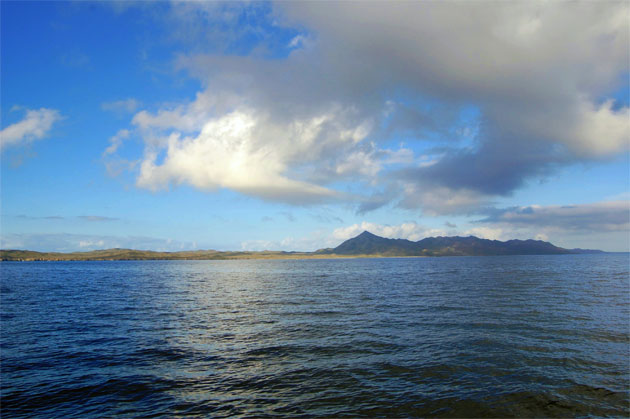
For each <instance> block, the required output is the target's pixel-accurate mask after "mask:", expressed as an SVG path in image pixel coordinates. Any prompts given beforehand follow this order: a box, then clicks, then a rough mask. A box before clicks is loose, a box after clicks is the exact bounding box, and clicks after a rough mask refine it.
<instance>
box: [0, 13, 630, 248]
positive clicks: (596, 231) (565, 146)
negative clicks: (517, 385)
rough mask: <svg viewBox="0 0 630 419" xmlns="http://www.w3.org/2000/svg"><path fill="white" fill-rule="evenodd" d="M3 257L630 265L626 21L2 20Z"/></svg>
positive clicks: (396, 16)
mask: <svg viewBox="0 0 630 419" xmlns="http://www.w3.org/2000/svg"><path fill="white" fill-rule="evenodd" d="M0 19H1V22H0V23H1V26H0V30H1V34H0V35H1V40H0V42H1V45H0V53H1V62H0V67H1V68H0V70H1V73H0V78H1V79H0V87H1V103H0V117H1V131H0V139H1V143H0V165H1V166H0V175H1V179H0V187H1V189H0V197H1V201H0V206H1V207H0V209H1V218H0V247H1V248H3V249H30V250H38V251H63V252H67V251H79V250H94V249H103V248H113V247H122V248H135V249H147V250H165V251H176V250H190V249H218V250H264V249H269V250H299V251H312V250H316V249H319V248H325V247H334V246H337V245H338V244H340V243H341V242H342V241H343V240H346V239H348V238H351V237H353V236H355V235H357V234H359V233H361V232H362V231H364V230H368V231H370V232H372V233H374V234H377V235H380V236H384V237H391V238H405V239H409V240H414V241H415V240H420V239H422V238H424V237H430V236H440V235H441V236H453V235H462V236H468V235H475V236H478V237H482V238H487V239H497V240H508V239H539V240H546V241H550V242H552V243H554V244H555V245H558V246H562V247H566V248H576V247H581V248H596V249H602V250H607V251H626V252H627V251H629V250H630V155H629V148H630V110H629V102H630V92H629V91H630V56H629V54H630V41H629V34H630V5H629V4H628V2H626V1H618V2H617V1H610V2H608V1H599V2H592V1H584V2H579V1H577V2H564V1H557V2H537V1H524V2H518V1H515V2H496V1H488V2H484V1H475V2H459V1H447V2H434V1H427V2H396V1H393V2H378V1H371V2H347V1H346V2H245V3H238V2H227V3H223V2H193V1H155V2H150V1H138V2H124V1H121V2H118V1H111V2H88V1H75V2H53V1H46V2H36V1H28V2H18V1H15V2H14V1H2V2H1V3H0Z"/></svg>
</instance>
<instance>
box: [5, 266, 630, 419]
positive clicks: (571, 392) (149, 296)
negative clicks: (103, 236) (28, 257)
mask: <svg viewBox="0 0 630 419" xmlns="http://www.w3.org/2000/svg"><path fill="white" fill-rule="evenodd" d="M2 269H3V280H2V282H3V283H2V290H1V292H2V305H1V307H0V310H1V314H2V335H3V339H2V360H3V362H2V377H3V380H2V396H3V400H2V405H3V412H4V413H5V414H7V415H9V416H11V417H19V416H23V417H33V416H40V417H48V416H65V415H71V416H91V415H96V416H99V415H100V416H103V415H104V416H115V415H126V416H133V415H140V416H146V415H148V414H153V413H162V414H165V415H169V416H177V415H211V416H213V417H221V416H234V415H236V416H264V415H286V416H291V417H293V416H299V415H308V416H312V415H322V416H338V415H343V414H345V415H349V416H358V415H380V416H394V417H396V416H427V415H432V416H434V415H437V416H484V415H490V416H514V415H516V416H530V415H533V416H540V415H542V416H574V415H627V414H628V413H629V412H628V401H629V398H628V391H627V389H628V388H629V387H628V386H629V384H630V379H629V377H628V370H627V361H628V359H629V355H630V353H629V345H628V344H629V342H630V341H629V326H628V322H627V319H628V315H629V312H628V295H629V294H628V292H629V291H630V286H629V284H628V281H627V278H628V258H627V255H576V256H533V257H532V256H528V257H486V258H474V257H469V258H409V259H407V258H401V259H354V260H352V259H351V260H303V261H296V260H292V261H279V260H262V261H182V262H176V261H153V262H81V263H76V262H75V263H33V264H29V263H23V264H6V265H5V264H3V265H2Z"/></svg>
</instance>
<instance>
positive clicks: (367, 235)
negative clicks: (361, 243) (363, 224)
mask: <svg viewBox="0 0 630 419" xmlns="http://www.w3.org/2000/svg"><path fill="white" fill-rule="evenodd" d="M357 237H378V236H377V235H376V234H372V233H370V232H369V231H367V230H363V233H361V234H359V235H358V236H357Z"/></svg>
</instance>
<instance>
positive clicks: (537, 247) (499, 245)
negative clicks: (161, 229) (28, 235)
mask: <svg viewBox="0 0 630 419" xmlns="http://www.w3.org/2000/svg"><path fill="white" fill-rule="evenodd" d="M584 253H604V252H602V251H601V250H592V249H564V248H562V247H557V246H554V245H553V244H551V243H549V242H545V241H541V240H508V241H499V240H487V239H480V238H478V237H475V236H468V237H459V236H455V237H427V238H425V239H422V240H419V241H416V242H414V241H411V240H405V239H387V238H384V237H379V236H377V235H374V234H372V233H370V232H367V231H364V232H363V233H361V234H359V235H358V236H357V237H354V238H352V239H349V240H346V241H345V242H343V243H341V244H340V245H339V246H337V247H335V248H329V249H320V250H317V251H315V252H283V251H267V250H266V251H261V252H248V251H242V252H237V251H218V250H191V251H181V252H154V251H151V250H132V249H106V250H93V251H90V252H72V253H58V252H35V251H31V250H0V260H2V261H80V260H231V259H324V258H359V257H422V256H501V255H563V254H584Z"/></svg>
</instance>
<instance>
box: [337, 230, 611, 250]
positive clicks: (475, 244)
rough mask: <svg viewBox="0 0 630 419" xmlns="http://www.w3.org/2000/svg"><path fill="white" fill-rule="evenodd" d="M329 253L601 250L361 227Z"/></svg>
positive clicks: (535, 242)
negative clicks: (414, 237)
mask: <svg viewBox="0 0 630 419" xmlns="http://www.w3.org/2000/svg"><path fill="white" fill-rule="evenodd" d="M329 253H330V254H337V255H359V254H361V255H384V256H499V255H550V254H554V255H557V254H584V253H603V252H602V251H601V250H591V249H564V248H562V247H558V246H555V245H553V244H551V243H549V242H546V241H542V240H533V239H528V240H519V239H512V240H507V241H500V240H489V239H480V238H479V237H475V236H467V237H463V236H437V237H426V238H424V239H421V240H418V241H415V242H414V241H411V240H407V239H388V238H384V237H380V236H377V235H375V234H373V233H370V232H369V231H364V232H363V233H361V234H359V235H358V236H356V237H353V238H351V239H348V240H346V241H344V242H343V243H341V244H340V245H339V246H337V247H335V248H334V249H330V250H329Z"/></svg>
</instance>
